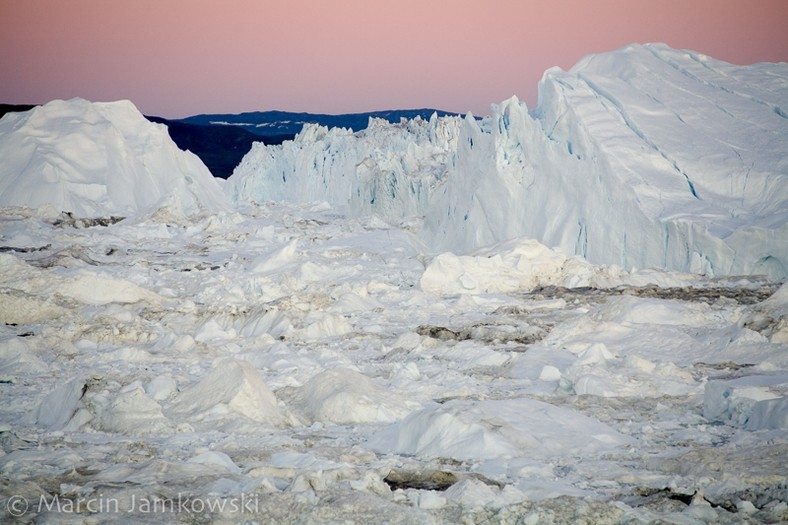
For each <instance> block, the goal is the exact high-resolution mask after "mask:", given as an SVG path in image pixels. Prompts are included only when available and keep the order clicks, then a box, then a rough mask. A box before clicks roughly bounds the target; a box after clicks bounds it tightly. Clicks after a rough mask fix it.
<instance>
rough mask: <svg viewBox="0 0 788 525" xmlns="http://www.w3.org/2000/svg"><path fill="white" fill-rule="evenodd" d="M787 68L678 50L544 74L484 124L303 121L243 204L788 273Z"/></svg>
mask: <svg viewBox="0 0 788 525" xmlns="http://www.w3.org/2000/svg"><path fill="white" fill-rule="evenodd" d="M786 79H788V64H785V63H779V64H766V63H764V64H755V65H751V66H737V65H734V64H728V63H725V62H722V61H719V60H715V59H712V58H710V57H708V56H705V55H701V54H698V53H694V52H691V51H683V50H674V49H671V48H669V47H667V46H665V45H663V44H646V45H639V44H638V45H631V46H628V47H626V48H623V49H621V50H618V51H614V52H610V53H604V54H599V55H591V56H589V57H586V58H585V59H583V60H582V61H580V62H579V63H578V64H577V65H576V66H575V67H573V68H572V69H570V70H569V71H562V70H561V69H559V68H553V69H550V70H548V71H547V72H545V74H544V76H543V78H542V81H541V83H540V86H539V104H538V105H537V107H536V108H535V109H534V110H533V111H529V110H528V108H527V107H526V105H525V104H524V103H522V102H520V101H519V100H518V99H517V98H515V97H513V98H511V99H509V100H506V101H504V102H503V103H501V104H498V105H493V106H492V114H491V116H489V117H487V118H484V119H482V120H477V119H476V118H474V117H473V116H472V115H470V114H469V115H467V116H466V118H464V119H462V118H458V117H441V118H437V117H434V118H432V119H430V121H429V122H424V121H409V122H403V123H400V124H394V125H391V124H388V123H384V122H377V123H374V125H371V126H370V128H369V129H368V130H366V131H364V132H360V133H351V132H350V131H348V130H336V129H334V130H328V129H326V128H319V127H306V128H305V129H304V130H303V131H302V133H301V134H300V135H299V136H298V137H297V138H296V140H295V142H293V143H286V144H284V145H282V146H268V147H266V146H263V145H257V146H256V147H255V148H253V149H252V151H250V152H249V153H248V154H247V156H246V157H245V158H244V160H243V161H242V163H241V164H240V165H239V166H238V167H237V168H236V170H235V172H234V173H233V175H232V176H231V177H230V178H229V179H228V185H227V190H228V192H229V193H230V196H231V198H232V199H234V200H235V201H236V202H238V201H243V200H253V201H258V202H263V201H288V202H299V203H305V202H310V201H325V202H328V203H329V204H330V205H331V206H332V207H335V208H338V209H341V210H343V211H344V212H346V213H349V214H350V215H352V216H359V217H360V216H367V215H370V214H375V215H378V216H380V217H382V218H384V219H386V220H389V221H398V220H400V221H401V220H405V219H406V218H408V217H411V216H417V217H419V218H422V217H423V227H422V229H421V237H422V239H423V240H424V241H425V242H426V244H427V245H428V246H429V247H430V249H431V250H432V251H433V252H435V253H438V252H441V251H451V252H455V253H461V254H464V253H469V252H473V251H475V250H477V249H479V248H482V247H485V246H489V245H492V244H494V243H497V242H500V241H505V240H509V239H513V238H517V237H527V238H532V239H536V240H537V241H539V242H541V243H543V244H545V245H547V246H549V247H552V248H560V249H561V250H563V251H564V252H565V253H567V254H569V255H579V256H582V257H584V258H585V259H587V260H588V261H590V262H592V263H595V264H606V265H617V266H621V267H623V268H625V269H632V268H650V267H657V268H664V269H669V270H676V271H685V272H687V271H688V272H694V273H703V274H706V275H739V274H758V275H767V276H769V277H770V278H772V279H777V280H781V279H785V278H786V277H788V141H786V140H785V137H787V136H788V119H786V114H785V110H784V109H783V108H785V107H788V82H786Z"/></svg>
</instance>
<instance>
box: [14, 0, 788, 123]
mask: <svg viewBox="0 0 788 525" xmlns="http://www.w3.org/2000/svg"><path fill="white" fill-rule="evenodd" d="M786 27H788V1H786V0H751V1H744V0H657V1H655V0H638V1H629V0H593V1H590V0H488V1H486V2H480V1H479V0H453V1H452V0H286V1H283V0H276V1H272V0H223V1H220V0H210V1H209V0H133V1H122V0H117V1H108V0H68V1H66V0H0V71H2V72H3V73H2V76H3V80H2V81H0V102H3V103H11V104H28V103H29V104H38V103H44V102H47V101H49V100H52V99H56V98H62V99H68V98H73V97H77V96H78V97H82V98H86V99H88V100H94V101H110V100H118V99H130V100H131V101H132V102H134V104H135V105H136V106H137V107H138V108H139V109H140V111H142V112H143V113H145V114H148V115H159V116H164V117H168V118H179V117H185V116H188V115H194V114H197V113H240V112H244V111H262V110H271V109H278V110H286V111H306V112H312V113H356V112H365V111H375V110H384V109H406V108H425V107H428V108H437V109H443V110H446V111H453V112H458V113H466V112H468V111H472V112H473V113H474V114H475V115H486V114H489V111H490V104H492V103H498V102H500V101H502V100H505V99H507V98H509V97H511V96H512V95H516V96H518V97H519V98H520V99H522V100H524V101H525V102H526V103H527V104H528V106H529V107H534V106H535V104H536V102H537V88H538V82H539V79H540V78H541V76H542V73H543V72H544V71H545V70H546V69H548V68H550V67H553V66H558V67H561V68H563V69H569V68H571V67H572V66H573V65H574V64H575V63H576V62H577V61H579V60H580V59H581V58H583V57H584V56H586V55H588V54H592V53H600V52H605V51H613V50H615V49H618V48H621V47H623V46H625V45H627V44H630V43H646V42H664V43H666V44H668V45H670V46H671V47H674V48H678V49H692V50H695V51H698V52H701V53H705V54H707V55H710V56H712V57H714V58H717V59H721V60H725V61H728V62H733V63H736V64H750V63H754V62H788V31H786V29H785V28H786Z"/></svg>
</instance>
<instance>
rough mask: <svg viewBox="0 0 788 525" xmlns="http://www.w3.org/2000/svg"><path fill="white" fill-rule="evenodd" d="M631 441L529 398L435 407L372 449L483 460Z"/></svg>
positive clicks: (380, 437) (378, 438)
mask: <svg viewBox="0 0 788 525" xmlns="http://www.w3.org/2000/svg"><path fill="white" fill-rule="evenodd" d="M631 442H632V439H631V438H629V437H627V436H624V435H622V434H619V433H618V432H616V431H615V430H613V429H612V428H610V427H609V426H607V425H605V424H603V423H600V422H599V421H596V420H594V419H591V418H589V417H586V416H584V415H582V414H580V413H578V412H576V411H574V410H571V409H568V408H563V407H558V406H554V405H550V404H548V403H543V402H541V401H536V400H533V399H524V398H523V399H509V400H495V401H493V400H489V401H469V400H453V401H449V402H447V403H444V404H441V405H434V406H430V407H427V408H424V409H422V410H419V411H417V412H414V413H412V414H410V415H409V416H408V417H406V418H405V419H404V420H402V421H401V422H399V423H395V424H394V425H392V426H391V427H390V428H387V429H385V430H383V431H381V432H380V433H378V434H377V435H375V436H374V437H373V438H372V439H371V440H370V441H369V442H368V443H367V445H368V446H369V447H370V448H372V449H373V450H376V451H378V452H381V453H394V454H412V455H417V456H420V457H450V458H454V459H458V460H477V459H495V458H507V457H508V458H513V457H551V456H558V455H562V454H567V453H571V454H572V455H588V454H596V453H599V452H603V451H607V450H611V449H613V448H615V447H619V446H622V445H626V444H630V443H631ZM570 451H571V452H570Z"/></svg>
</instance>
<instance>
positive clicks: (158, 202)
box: [0, 98, 231, 217]
mask: <svg viewBox="0 0 788 525" xmlns="http://www.w3.org/2000/svg"><path fill="white" fill-rule="evenodd" d="M0 158H2V159H3V162H2V163H0V206H20V207H29V208H36V207H41V206H49V207H54V208H55V209H56V211H64V212H69V213H71V214H73V215H75V216H77V217H105V216H110V215H120V216H131V215H135V214H141V213H150V212H152V211H155V210H156V209H159V208H161V207H164V206H167V207H169V208H171V209H174V210H176V211H177V212H178V213H181V214H183V215H193V214H195V213H199V212H203V211H205V212H213V213H215V212H221V211H229V210H230V209H231V206H230V204H229V201H228V200H227V199H226V197H225V196H224V193H223V191H222V189H221V188H220V186H219V183H218V182H217V181H216V180H215V179H214V178H213V177H212V176H211V173H210V172H209V171H208V168H206V167H205V165H204V164H203V163H202V161H201V160H200V159H199V158H198V157H197V156H196V155H194V154H193V153H191V152H187V151H182V150H180V149H178V147H177V146H176V145H175V143H174V142H173V141H172V139H171V138H170V136H169V134H168V132H167V128H166V127H165V126H163V125H161V124H153V123H151V122H149V121H148V120H147V119H146V118H145V117H144V116H143V115H142V114H141V113H140V112H139V110H137V108H136V107H135V106H134V105H133V104H132V103H131V102H129V101H127V100H122V101H117V102H89V101H87V100H84V99H79V98H75V99H72V100H53V101H51V102H49V103H47V104H45V105H43V106H39V107H36V108H33V109H31V110H30V111H26V112H22V113H8V114H6V115H5V116H4V117H3V118H2V120H0Z"/></svg>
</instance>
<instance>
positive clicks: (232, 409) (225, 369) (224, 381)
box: [172, 359, 289, 426]
mask: <svg viewBox="0 0 788 525" xmlns="http://www.w3.org/2000/svg"><path fill="white" fill-rule="evenodd" d="M172 409H173V412H174V413H175V414H177V415H178V416H187V417H189V419H190V420H195V421H205V420H216V419H220V420H221V419H232V418H233V417H237V416H243V417H245V418H248V419H250V420H252V421H254V422H256V423H265V424H269V425H273V426H284V425H286V424H288V423H289V419H288V417H287V416H286V414H285V413H284V412H283V411H282V410H281V409H280V407H279V405H278V402H277V400H276V397H275V396H274V394H273V392H271V390H270V389H269V388H268V386H267V385H266V384H265V381H263V378H262V377H261V376H260V374H259V373H258V372H257V370H255V368H254V367H253V366H252V365H251V364H250V363H248V362H246V361H241V360H237V359H224V360H221V361H219V362H218V363H217V364H216V365H215V366H214V367H213V369H212V370H211V371H210V372H209V373H208V374H207V375H206V376H205V377H204V378H202V380H200V381H199V382H198V383H196V384H193V385H191V386H189V387H187V388H186V389H185V390H183V391H182V392H181V393H180V394H178V396H177V397H176V398H175V399H174V400H173V404H172Z"/></svg>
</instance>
